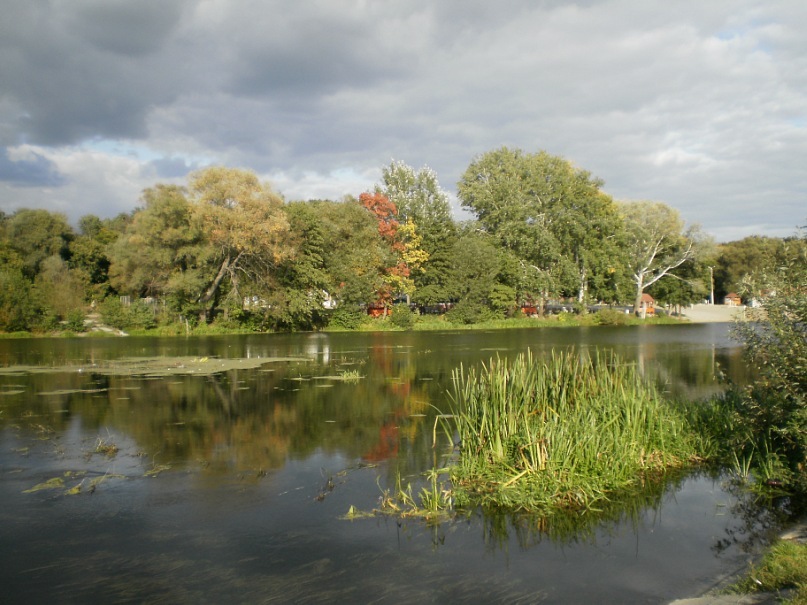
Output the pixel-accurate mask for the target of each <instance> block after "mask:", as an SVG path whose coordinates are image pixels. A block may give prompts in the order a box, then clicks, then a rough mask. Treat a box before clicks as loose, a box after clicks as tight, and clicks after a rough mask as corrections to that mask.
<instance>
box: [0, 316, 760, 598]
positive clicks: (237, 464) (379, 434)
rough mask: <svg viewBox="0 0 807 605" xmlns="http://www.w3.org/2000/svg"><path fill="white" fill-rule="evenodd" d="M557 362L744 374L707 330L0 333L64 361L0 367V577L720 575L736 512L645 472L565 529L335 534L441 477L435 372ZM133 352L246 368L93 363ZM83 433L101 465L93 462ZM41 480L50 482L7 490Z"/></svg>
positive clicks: (285, 584) (587, 588)
mask: <svg viewBox="0 0 807 605" xmlns="http://www.w3.org/2000/svg"><path fill="white" fill-rule="evenodd" d="M656 328H658V329H656ZM561 348H574V349H576V350H579V351H580V352H581V354H589V353H590V352H592V351H594V350H595V349H599V348H608V349H613V350H614V351H615V352H617V353H618V354H619V355H621V356H622V357H623V358H624V359H626V360H627V362H629V363H635V364H637V365H638V366H639V367H640V368H641V369H642V371H643V372H644V373H645V375H647V376H648V377H651V378H653V379H654V380H657V381H659V383H660V384H662V385H663V388H664V389H665V390H667V391H669V392H670V393H671V394H672V395H675V396H686V397H692V398H696V397H704V396H708V395H709V394H710V393H713V392H716V391H717V390H719V389H720V388H721V386H720V382H719V380H718V379H717V374H718V373H719V372H725V373H727V374H729V375H730V376H732V378H734V379H735V381H737V382H740V383H741V382H743V381H744V380H745V379H746V377H745V374H744V368H743V366H742V361H741V358H740V351H739V349H738V347H737V346H736V345H735V344H734V343H732V342H731V341H730V340H729V339H728V336H727V331H726V329H725V327H722V329H721V328H720V327H714V326H698V327H694V326H693V327H683V326H673V327H671V328H666V327H664V326H657V327H655V328H653V329H607V328H602V329H594V328H590V329H581V330H569V329H563V330H518V331H502V332H490V333H484V334H483V333H475V332H445V333H440V334H428V333H426V334H421V333H398V334H389V333H376V334H304V335H276V336H239V337H218V338H197V339H137V338H131V339H110V340H89V339H88V340H75V341H36V340H30V341H0V363H2V364H3V365H5V366H12V365H37V366H50V367H60V366H70V367H69V369H68V370H67V371H55V372H47V373H40V372H31V371H27V370H26V371H17V372H9V371H5V372H0V467H1V468H2V469H4V473H3V475H2V478H1V479H0V511H3V512H2V514H3V515H4V517H3V521H4V525H5V527H7V528H8V531H7V537H8V539H4V540H3V543H2V544H0V556H2V558H3V560H4V563H8V564H7V565H4V566H2V567H3V569H2V571H0V581H2V582H3V585H4V586H7V587H9V590H10V591H11V594H12V600H14V599H13V597H14V595H16V596H17V597H20V598H22V597H23V596H26V597H27V598H33V600H34V601H36V600H38V599H37V598H36V596H37V595H39V597H40V599H39V600H47V598H48V597H53V595H54V594H56V592H55V591H56V590H62V591H64V592H63V593H61V594H65V595H68V596H67V597H66V600H74V601H77V600H86V599H87V598H88V597H92V598H90V600H101V599H103V598H106V599H112V600H127V599H128V600H136V601H142V600H155V601H160V600H170V599H172V598H176V599H177V601H180V602H181V601H189V600H205V599H206V600H214V601H215V600H223V599H224V598H228V599H229V600H232V598H233V595H238V596H237V600H243V601H256V600H258V601H261V600H269V599H270V598H272V597H275V598H279V599H280V600H285V601H287V602H288V601H294V602H314V601H322V600H326V599H327V600H336V601H353V602H355V601H370V600H394V601H396V602H420V601H422V600H423V599H427V600H438V601H441V602H452V601H458V600H460V601H463V602H503V601H508V602H517V601H518V600H519V599H522V600H524V601H527V602H533V601H535V600H536V599H537V598H538V597H540V596H543V597H544V598H545V599H546V600H547V602H572V601H574V602H587V601H588V602H591V601H597V600H599V601H600V602H603V600H606V601H607V600H614V601H619V602H631V601H634V602H647V601H648V600H650V601H654V600H658V598H660V597H661V596H686V594H692V593H691V592H681V591H682V587H683V586H686V587H688V588H691V589H692V590H693V591H695V590H696V589H697V587H698V586H702V585H704V584H705V583H707V582H711V581H712V578H714V577H716V576H717V575H719V573H720V572H722V571H723V570H725V569H727V568H729V567H731V568H732V569H733V568H735V567H736V566H737V565H738V557H742V556H744V552H743V549H744V548H745V547H744V546H742V545H741V542H742V538H743V536H744V534H743V531H744V530H742V529H741V528H742V527H744V525H743V524H744V523H745V521H743V520H742V519H743V515H744V513H743V510H742V509H741V508H738V506H739V505H738V502H739V500H738V498H737V496H736V495H734V494H731V493H730V492H727V491H724V490H723V489H722V486H721V482H720V480H719V479H717V478H712V477H692V476H688V477H677V478H674V479H667V480H665V481H664V482H659V483H657V484H651V485H650V486H649V489H648V490H647V491H646V492H644V493H643V494H642V495H641V497H639V498H634V499H632V500H631V502H630V503H629V504H626V503H622V504H621V505H620V506H614V507H612V508H611V509H608V510H604V511H602V513H600V514H599V515H587V516H578V517H577V518H575V517H568V518H564V517H555V518H553V519H543V520H536V519H530V518H527V517H513V516H509V517H508V516H499V515H483V514H481V513H478V512H477V513H474V514H471V515H470V516H469V517H468V518H467V519H464V520H460V521H457V522H455V523H451V524H445V525H443V526H440V527H431V528H430V527H425V526H424V525H422V524H419V523H400V524H399V523H397V522H396V521H395V520H391V519H375V520H369V521H362V522H352V523H348V522H344V521H339V518H340V517H341V516H342V515H344V514H345V513H346V512H347V510H348V508H349V507H350V506H351V505H354V506H356V507H358V508H360V509H363V510H370V509H372V508H373V507H374V506H375V505H376V504H377V499H378V497H379V495H380V494H381V490H383V489H386V488H389V487H392V486H393V485H394V478H395V477H396V475H397V474H398V473H400V474H401V475H402V476H403V478H404V480H405V481H412V482H414V483H416V482H417V481H418V480H419V478H420V476H421V473H423V472H424V471H425V470H426V469H429V468H432V467H434V466H441V465H442V464H443V463H444V458H443V456H445V455H446V451H445V448H443V447H437V448H435V447H433V445H434V444H433V427H434V419H435V415H436V414H437V413H438V412H439V411H442V410H445V409H446V408H447V401H446V393H447V390H448V388H449V386H450V379H451V372H452V370H454V369H455V368H456V367H457V366H459V365H460V364H464V365H466V366H468V365H473V364H478V363H481V362H483V361H486V360H488V359H489V358H490V357H491V356H493V355H500V356H505V357H507V356H514V355H515V354H517V353H520V352H522V351H524V350H526V349H531V350H533V351H534V352H535V353H536V354H538V355H541V354H549V353H550V352H551V351H553V350H556V349H561ZM133 356H139V357H149V356H198V357H203V356H209V357H221V358H230V359H234V358H249V359H265V360H266V362H265V363H264V364H263V365H261V366H260V367H259V368H257V369H253V370H241V369H233V370H228V371H226V372H221V373H218V374H213V375H210V376H196V375H190V374H189V375H175V376H167V377H163V378H155V377H146V376H123V375H109V374H107V373H101V372H97V371H95V372H94V371H93V367H94V366H96V367H97V366H98V365H101V364H103V363H104V362H105V361H107V360H110V359H118V358H123V357H133ZM278 357H300V358H301V361H275V360H274V359H275V358H278ZM79 370H81V371H79ZM346 371H356V372H357V373H358V374H359V375H360V376H361V378H359V379H358V380H357V381H355V382H351V381H346V380H344V379H343V378H344V373H345V372H346ZM99 439H103V440H105V441H111V442H114V443H115V444H116V445H117V447H118V453H117V454H116V455H114V456H107V455H105V454H102V453H98V452H96V451H95V450H96V445H97V442H98V440H99ZM439 445H440V446H442V444H439ZM68 473H69V474H68ZM54 477H61V478H62V479H63V481H64V488H63V489H61V490H44V491H42V492H34V493H24V492H25V491H26V490H29V489H30V488H32V487H33V486H36V485H38V484H39V483H40V482H43V481H46V480H48V479H51V478H54ZM96 479H103V481H96ZM93 482H95V483H94V485H96V489H95V490H94V491H93V492H92V493H90V492H89V490H88V487H87V486H88V485H90V484H91V483H93ZM79 484H81V485H82V491H81V492H80V494H79V495H78V496H68V495H66V492H67V490H68V489H70V488H72V487H74V486H75V485H79ZM416 489H417V488H416ZM749 523H750V526H751V527H754V528H757V527H764V526H765V524H766V520H765V519H752V520H751V521H750V522H749ZM730 532H734V533H733V534H732V533H730ZM99 549H100V550H101V551H102V552H103V553H104V554H103V555H100V556H97V555H96V554H95V553H97V552H99ZM130 553H131V554H130ZM43 561H44V563H43ZM43 565H45V566H47V570H48V571H45V570H44V569H45V568H44V567H43ZM32 570H34V571H32ZM168 570H170V571H168ZM660 570H663V572H664V573H661V571H660ZM595 571H596V572H597V573H594V572H595ZM147 576H148V577H150V581H149V582H147V583H143V582H141V581H140V580H141V579H142V578H143V577H147ZM82 577H83V578H85V579H84V580H82V579H81V578H82ZM87 577H92V578H93V580H92V582H88V581H87V580H86V578H87ZM414 577H416V578H418V584H417V587H413V586H412V578H414ZM581 577H585V578H587V579H586V581H585V582H581V581H580V578H581ZM650 579H652V581H651V580H650ZM82 581H83V582H84V583H82ZM31 582H34V584H36V586H37V587H38V588H37V590H38V591H39V592H37V591H34V593H28V592H26V590H28V588H27V587H30V584H31ZM48 586H49V587H51V589H50V590H48V589H47V587H48ZM357 587H361V593H359V592H357ZM704 587H705V586H704ZM15 591H16V592H15ZM160 591H165V592H164V593H161V592H160ZM31 594H33V596H31ZM160 595H164V596H160ZM278 595H282V597H283V598H281V597H279V596H278ZM198 597H204V598H201V599H198ZM174 602H176V601H174Z"/></svg>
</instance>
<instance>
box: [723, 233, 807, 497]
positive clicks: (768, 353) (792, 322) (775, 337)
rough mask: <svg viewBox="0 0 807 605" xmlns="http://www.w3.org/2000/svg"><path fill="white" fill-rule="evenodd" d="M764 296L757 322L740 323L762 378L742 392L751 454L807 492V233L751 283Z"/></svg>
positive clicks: (746, 444) (746, 442) (740, 397)
mask: <svg viewBox="0 0 807 605" xmlns="http://www.w3.org/2000/svg"><path fill="white" fill-rule="evenodd" d="M747 285H748V286H750V287H751V290H749V291H748V292H747V294H748V295H750V296H758V297H759V298H760V300H761V301H762V312H761V313H760V314H759V316H758V317H757V318H756V319H758V321H757V322H746V323H738V324H737V325H736V326H735V331H736V334H737V336H738V337H739V338H740V340H741V341H742V342H743V343H744V345H745V353H746V356H747V358H748V361H749V362H750V364H751V365H752V366H753V367H754V368H755V369H756V371H757V374H758V378H757V379H756V380H755V381H754V383H753V384H752V385H751V386H749V387H748V388H747V389H743V390H740V391H739V392H737V389H735V394H736V398H735V402H736V404H737V408H736V410H737V414H738V417H739V422H738V423H737V425H738V426H742V427H743V434H744V437H745V440H744V442H742V443H741V445H742V447H743V448H744V449H745V450H746V453H750V454H752V455H753V456H754V457H757V458H759V459H761V460H762V464H761V465H760V466H761V467H762V468H763V469H764V471H765V472H766V473H767V474H768V475H771V474H772V473H780V474H781V476H779V477H777V476H775V474H774V475H773V476H767V477H766V478H770V479H783V480H785V481H787V482H789V483H792V485H793V486H794V487H795V488H796V489H797V490H799V491H800V492H802V493H807V473H805V469H807V237H804V236H801V237H798V238H795V239H792V240H790V241H788V242H786V244H785V246H784V248H783V250H782V257H781V259H780V261H779V262H778V263H777V264H776V265H775V266H773V267H771V268H770V269H769V270H766V271H763V272H761V273H759V274H757V275H755V276H754V279H753V281H749V282H747Z"/></svg>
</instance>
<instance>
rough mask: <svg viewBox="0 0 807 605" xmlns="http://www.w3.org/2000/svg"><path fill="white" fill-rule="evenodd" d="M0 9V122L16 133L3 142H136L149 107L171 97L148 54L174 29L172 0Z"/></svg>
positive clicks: (168, 82) (167, 81)
mask: <svg viewBox="0 0 807 605" xmlns="http://www.w3.org/2000/svg"><path fill="white" fill-rule="evenodd" d="M5 4H7V5H10V6H6V7H4V14H3V25H2V26H0V28H2V29H0V33H1V34H2V41H0V50H1V51H2V52H1V53H0V81H2V82H3V84H2V88H0V97H2V98H3V100H4V101H5V105H6V108H7V109H6V112H4V113H5V115H3V116H2V117H0V119H2V120H3V121H4V122H5V123H6V124H13V126H14V128H15V130H16V132H15V133H14V139H13V140H6V141H4V142H5V143H6V144H14V143H19V142H26V143H35V144H44V145H60V144H71V143H75V142H78V141H81V140H83V139H86V138H91V137H104V138H117V137H142V136H145V134H146V126H145V117H146V115H147V113H148V111H149V109H150V108H151V107H152V106H153V105H154V104H156V103H165V102H168V101H169V100H170V99H171V98H172V97H173V96H174V94H175V93H174V91H173V90H172V87H173V83H172V79H171V78H168V77H166V75H167V74H166V73H164V72H163V71H162V70H161V69H160V68H161V63H162V62H161V61H160V60H159V59H157V58H155V57H156V56H157V55H158V53H159V51H160V50H161V47H162V45H163V44H164V43H165V41H166V39H167V38H168V36H169V34H170V33H171V31H172V30H173V29H175V28H176V26H177V23H178V21H179V18H180V15H181V3H180V2H173V1H171V0H165V1H162V0H161V1H159V2H156V1H146V2H137V3H133V2H128V1H121V0H103V1H101V0H94V1H88V0H83V1H82V0H75V1H71V2H57V1H53V2H42V1H32V2H6V3H5ZM6 9H7V10H6ZM162 67H165V65H164V64H163V65H162ZM4 130H6V131H7V130H8V127H7V128H6V129H4ZM7 138H8V135H7Z"/></svg>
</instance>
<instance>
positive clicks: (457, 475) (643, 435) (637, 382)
mask: <svg viewBox="0 0 807 605" xmlns="http://www.w3.org/2000/svg"><path fill="white" fill-rule="evenodd" d="M452 378H453V389H452V390H451V391H450V393H449V395H450V397H451V403H452V412H453V417H452V418H447V419H446V420H445V422H446V423H447V425H446V429H447V430H448V431H450V432H452V433H453V432H454V430H456V432H457V433H458V435H459V438H460V455H459V457H458V460H457V461H456V464H455V465H454V466H453V468H452V474H451V481H452V485H453V496H454V499H455V504H456V505H457V506H458V507H465V506H483V507H495V508H506V509H509V510H513V511H525V512H544V513H546V512H551V511H552V510H558V509H592V510H597V509H598V508H599V507H602V506H604V505H605V504H606V502H607V501H609V500H611V499H612V498H614V497H616V496H623V495H627V494H629V493H630V491H631V490H641V489H642V487H643V486H644V485H645V484H646V483H647V482H648V481H654V480H656V479H659V478H660V477H661V476H662V475H663V473H664V472H665V471H667V470H670V469H673V468H682V467H685V466H688V465H690V464H691V463H692V461H693V460H695V459H696V457H697V456H696V454H697V452H696V445H695V444H696V439H695V437H694V435H693V434H692V432H691V430H690V429H689V427H688V424H687V421H686V419H685V418H684V416H683V415H682V414H681V413H680V412H679V411H678V410H677V409H675V408H674V407H673V406H671V405H669V404H668V403H667V402H665V401H664V400H663V399H662V397H661V396H660V394H659V393H658V391H657V389H656V388H655V387H654V386H653V385H652V384H650V383H648V382H646V381H645V380H644V379H642V377H641V376H640V374H639V373H638V371H637V370H636V368H635V367H634V366H632V365H629V364H626V363H624V362H623V361H621V360H620V359H619V358H618V357H616V356H613V355H608V354H604V353H597V354H596V355H595V356H594V357H590V356H587V355H585V354H584V353H581V352H577V353H573V352H565V353H553V354H552V356H551V357H550V358H549V359H547V360H546V361H541V362H539V361H538V360H536V359H535V358H534V357H533V355H532V353H531V352H527V353H526V354H522V355H519V356H518V357H516V358H515V359H514V360H513V361H512V362H510V363H508V362H507V361H506V360H501V359H498V358H494V359H491V360H490V362H489V363H488V364H487V365H483V366H482V367H481V369H479V370H476V369H470V370H466V369H465V368H463V367H462V366H461V367H459V368H458V369H456V370H455V371H454V372H453V375H452ZM448 423H455V424H453V425H449V424H448Z"/></svg>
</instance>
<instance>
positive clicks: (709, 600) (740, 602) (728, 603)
mask: <svg viewBox="0 0 807 605" xmlns="http://www.w3.org/2000/svg"><path fill="white" fill-rule="evenodd" d="M779 541H780V542H793V543H796V544H802V545H807V521H802V522H801V523H797V524H796V525H795V526H793V527H790V528H789V529H788V530H787V531H785V532H784V533H783V534H782V535H781V536H779ZM755 564H756V563H755ZM750 571H751V570H750V569H742V570H737V573H736V574H734V575H731V576H728V577H725V578H721V579H719V580H718V582H717V583H716V584H715V587H714V588H712V590H710V591H709V592H707V593H706V594H704V595H702V596H700V597H694V598H688V599H677V600H675V601H672V602H670V603H669V605H775V604H778V603H782V602H783V601H785V600H787V599H790V598H792V597H793V596H795V589H785V590H782V591H777V592H770V591H769V592H755V593H751V594H734V593H732V594H727V593H726V592H725V591H726V589H727V588H728V587H729V586H732V585H734V584H736V583H737V582H739V581H740V580H741V579H742V578H744V577H746V576H747V575H748V574H749V573H750ZM796 602H797V603H801V602H802V601H796Z"/></svg>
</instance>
